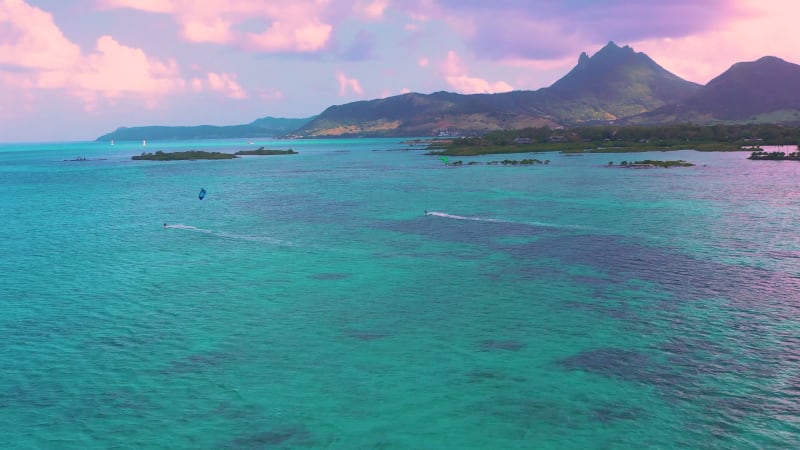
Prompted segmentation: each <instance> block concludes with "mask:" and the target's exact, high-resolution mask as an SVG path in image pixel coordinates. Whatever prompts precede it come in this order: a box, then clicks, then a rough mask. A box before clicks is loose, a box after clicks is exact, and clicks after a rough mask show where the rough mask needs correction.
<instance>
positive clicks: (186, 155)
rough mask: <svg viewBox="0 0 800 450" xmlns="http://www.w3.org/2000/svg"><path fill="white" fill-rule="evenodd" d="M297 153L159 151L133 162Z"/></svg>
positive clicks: (135, 157) (278, 151)
mask: <svg viewBox="0 0 800 450" xmlns="http://www.w3.org/2000/svg"><path fill="white" fill-rule="evenodd" d="M296 154H297V152H296V151H294V150H292V149H289V150H265V149H264V147H261V148H259V149H258V150H241V151H238V152H236V153H222V152H207V151H203V150H190V151H186V152H172V153H165V152H163V151H161V150H159V151H157V152H155V153H147V152H143V153H142V154H141V155H134V156H132V157H131V159H133V160H144V161H194V160H200V159H235V158H238V157H240V156H250V155H257V156H264V155H296Z"/></svg>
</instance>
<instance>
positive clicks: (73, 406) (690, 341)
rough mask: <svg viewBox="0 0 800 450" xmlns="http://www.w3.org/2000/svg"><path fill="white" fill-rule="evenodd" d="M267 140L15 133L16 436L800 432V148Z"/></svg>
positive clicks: (52, 441) (784, 444)
mask: <svg viewBox="0 0 800 450" xmlns="http://www.w3.org/2000/svg"><path fill="white" fill-rule="evenodd" d="M261 145H263V146H266V147H267V148H279V149H286V148H293V149H294V150H296V151H298V152H299V154H297V155H291V156H289V155H287V156H266V157H265V156H261V157H258V156H253V157H244V158H239V159H236V160H227V161H177V162H150V161H132V160H131V159H130V157H131V156H132V155H135V154H138V153H140V152H141V151H142V150H143V148H142V147H141V145H140V144H139V143H135V144H134V143H126V144H120V143H117V145H115V146H110V145H108V144H107V143H64V144H26V145H2V146H0V196H2V200H0V224H1V225H2V227H0V308H2V309H0V447H2V448H3V449H109V448H117V449H127V448H148V449H149V448H153V449H179V448H187V449H240V448H244V449H251V448H329V449H423V448H424V449H512V448H515V449H516V448H519V449H547V448H558V449H587V448H632V449H641V448H660V449H666V448H678V449H686V448H709V449H731V448H743V449H749V448H754V449H755V448H797V447H798V446H800V237H799V235H798V226H800V221H798V218H799V217H800V164H798V163H796V162H791V161H786V162H774V161H758V162H755V161H748V160H747V159H746V156H747V154H746V153H739V152H737V153H700V152H695V151H691V150H687V151H678V152H669V153H658V152H653V153H644V154H636V155H630V154H628V155H617V154H603V155H584V156H577V157H576V156H565V155H562V154H558V153H548V154H538V155H533V157H537V158H539V159H545V158H546V159H549V160H550V161H551V163H550V164H549V165H546V166H545V165H539V166H528V167H504V166H488V165H473V166H466V165H464V166H461V167H445V166H444V165H443V164H442V162H441V161H439V159H438V158H436V157H432V156H426V155H424V151H422V150H419V149H418V148H413V147H409V146H408V145H406V144H403V143H401V142H400V140H397V139H360V140H327V141H326V140H319V141H283V142H282V141H269V140H268V141H259V142H256V143H254V144H253V145H250V144H248V143H247V142H244V141H198V142H188V141H181V142H170V143H156V142H151V143H150V144H149V145H148V146H147V148H146V149H145V150H148V151H154V150H164V151H176V150H185V149H205V150H216V151H235V150H240V149H246V148H252V147H253V146H261ZM77 157H83V158H87V159H88V160H87V161H65V160H67V159H73V158H77ZM525 157H531V155H500V156H482V157H474V158H451V160H456V159H461V160H464V161H465V162H467V161H483V162H487V161H493V160H501V159H506V158H511V159H522V158H525ZM646 158H649V159H662V160H665V159H669V160H672V159H684V160H687V161H690V162H693V163H695V164H696V166H694V167H691V168H675V169H648V170H635V169H616V168H608V167H605V166H606V165H607V163H608V162H609V161H614V162H616V163H619V162H620V161H622V160H634V159H646ZM201 187H202V188H205V189H206V190H207V192H208V195H207V197H206V198H205V199H204V200H202V201H200V200H198V197H197V194H198V192H199V190H200V188H201ZM426 210H427V212H428V214H427V215H426V214H425V211H426ZM164 223H166V224H168V227H167V228H164Z"/></svg>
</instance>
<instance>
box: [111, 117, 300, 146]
mask: <svg viewBox="0 0 800 450" xmlns="http://www.w3.org/2000/svg"><path fill="white" fill-rule="evenodd" d="M311 119H312V118H311V117H309V118H306V119H286V118H278V117H263V118H261V119H256V120H254V121H253V122H250V123H249V124H246V125H230V126H214V125H198V126H189V127H168V126H148V127H130V128H128V127H121V128H117V129H116V130H115V131H113V132H111V133H108V134H104V135H103V136H100V137H99V138H97V139H96V140H97V141H106V142H107V141H111V140H116V141H140V140H143V139H147V140H153V141H156V140H183V139H233V138H263V137H275V136H281V135H284V134H287V133H290V132H291V131H293V130H296V129H297V128H300V127H302V126H303V125H305V124H306V123H307V122H308V121H309V120H311Z"/></svg>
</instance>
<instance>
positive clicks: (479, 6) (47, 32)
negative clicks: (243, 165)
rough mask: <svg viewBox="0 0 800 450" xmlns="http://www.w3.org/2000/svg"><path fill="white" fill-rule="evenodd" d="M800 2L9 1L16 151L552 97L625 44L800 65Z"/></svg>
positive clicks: (5, 95)
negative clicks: (440, 94) (495, 98)
mask: <svg viewBox="0 0 800 450" xmlns="http://www.w3.org/2000/svg"><path fill="white" fill-rule="evenodd" d="M798 17H800V2H798V1H796V0H670V1H660V0H560V1H556V0H280V1H273V0H0V142H46V141H84V140H94V139H95V138H97V137H98V136H100V135H102V134H105V133H108V132H111V131H113V130H115V129H116V128H118V127H122V126H128V127H132V126H147V125H168V126H178V125H186V126H188V125H236V124H244V123H249V122H252V121H253V120H255V119H257V118H260V117H265V116H273V117H292V118H301V117H310V116H313V115H316V114H319V113H321V112H322V111H324V110H325V109H326V108H327V107H329V106H332V105H338V104H344V103H350V102H354V101H359V100H371V99H376V98H384V97H389V96H393V95H400V94H403V93H407V92H419V93H424V94H428V93H432V92H437V91H450V92H458V93H464V94H469V93H495V92H506V91H511V90H536V89H540V88H543V87H547V86H549V85H551V84H552V83H553V82H555V81H556V80H557V79H559V78H560V77H562V76H563V75H565V74H566V73H567V72H568V71H569V70H570V69H571V68H572V67H573V66H574V65H575V64H576V63H577V61H578V56H579V55H580V53H581V52H584V51H585V52H587V53H588V54H589V55H592V54H594V53H595V52H596V51H598V50H599V49H600V48H602V47H603V46H604V45H606V44H607V43H608V42H609V41H614V42H615V43H616V44H618V45H620V46H624V45H629V46H631V47H633V49H634V50H636V51H638V52H644V53H646V54H647V55H649V56H650V57H651V58H653V59H654V60H655V61H656V62H658V63H659V64H660V65H661V66H663V67H664V68H665V69H667V70H669V71H671V72H673V73H675V74H676V75H678V76H681V77H683V78H685V79H687V80H690V81H694V82H697V83H701V84H705V83H707V82H708V81H709V80H711V79H712V78H714V77H715V76H717V75H719V74H721V73H722V72H724V71H725V70H727V69H728V68H729V67H730V66H731V65H732V64H734V63H736V62H740V61H753V60H756V59H758V58H760V57H762V56H767V55H771V56H777V57H779V58H782V59H784V60H787V61H789V62H793V63H800V35H798V34H797V23H798V22H797V20H798V19H797V18H798Z"/></svg>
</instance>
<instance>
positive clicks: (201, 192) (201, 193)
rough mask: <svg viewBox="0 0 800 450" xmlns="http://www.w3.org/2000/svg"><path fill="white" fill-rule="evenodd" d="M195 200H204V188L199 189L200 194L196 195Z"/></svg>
mask: <svg viewBox="0 0 800 450" xmlns="http://www.w3.org/2000/svg"><path fill="white" fill-rule="evenodd" d="M197 198H199V199H200V200H202V199H204V198H206V188H200V193H199V194H197Z"/></svg>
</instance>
